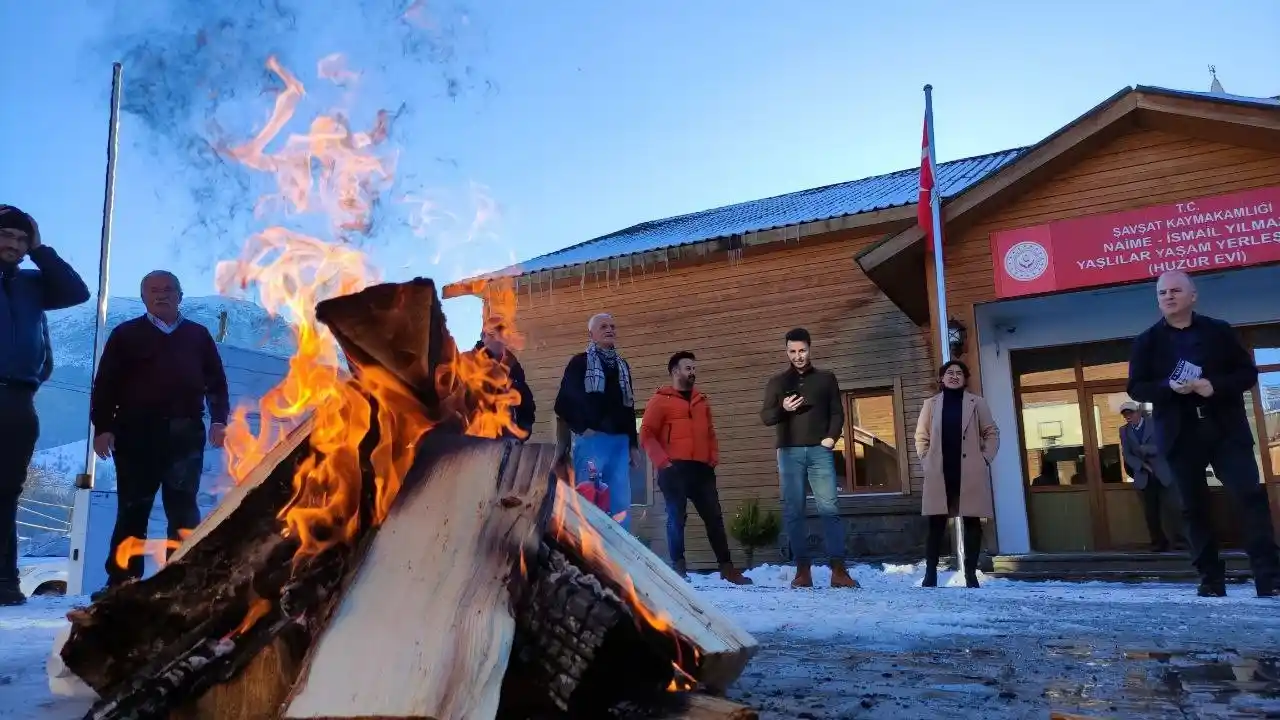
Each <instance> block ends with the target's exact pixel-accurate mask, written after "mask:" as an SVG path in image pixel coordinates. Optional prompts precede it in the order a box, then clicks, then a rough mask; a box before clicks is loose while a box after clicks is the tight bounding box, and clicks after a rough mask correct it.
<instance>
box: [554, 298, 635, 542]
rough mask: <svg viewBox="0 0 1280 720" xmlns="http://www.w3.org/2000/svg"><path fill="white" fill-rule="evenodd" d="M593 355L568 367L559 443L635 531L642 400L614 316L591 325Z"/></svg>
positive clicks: (560, 399) (579, 475) (577, 473)
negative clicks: (634, 471)
mask: <svg viewBox="0 0 1280 720" xmlns="http://www.w3.org/2000/svg"><path fill="white" fill-rule="evenodd" d="M587 335H588V337H589V341H588V343H587V351H586V352H583V353H579V354H577V355H574V356H573V358H572V359H570V360H569V364H568V365H567V366H565V369H564V377H563V378H561V380H560V392H559V393H558V394H557V395H556V406H555V412H556V418H557V422H556V441H557V444H558V446H559V448H560V455H561V456H562V457H563V456H564V455H565V454H566V453H568V452H570V450H571V451H572V457H573V472H574V477H575V479H576V481H578V482H581V481H582V480H585V479H586V478H587V475H588V472H589V471H588V467H589V465H594V467H595V470H596V472H598V473H599V474H600V479H601V480H602V481H603V482H604V483H606V484H607V485H608V486H609V513H610V514H611V515H613V516H614V517H615V518H617V519H618V521H619V522H620V523H622V526H623V527H624V528H627V529H630V528H631V517H630V512H629V510H630V508H631V468H633V467H638V466H639V464H640V447H639V442H638V439H637V430H636V410H635V406H636V400H635V393H634V391H633V390H632V387H631V368H630V366H628V365H627V361H626V360H623V359H622V357H621V356H620V355H619V354H618V348H617V346H616V342H617V326H616V325H615V324H614V322H613V316H612V315H609V314H608V313H600V314H598V315H594V316H592V318H591V319H590V320H588V321H587Z"/></svg>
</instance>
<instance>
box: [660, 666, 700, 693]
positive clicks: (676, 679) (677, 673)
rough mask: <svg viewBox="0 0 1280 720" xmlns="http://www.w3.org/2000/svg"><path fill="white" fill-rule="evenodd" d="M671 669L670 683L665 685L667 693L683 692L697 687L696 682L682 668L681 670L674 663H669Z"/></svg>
mask: <svg viewBox="0 0 1280 720" xmlns="http://www.w3.org/2000/svg"><path fill="white" fill-rule="evenodd" d="M671 669H672V677H671V683H670V684H669V685H667V692H685V691H688V690H693V689H695V688H697V687H698V681H697V680H695V679H694V678H693V676H692V675H690V674H689V673H687V672H685V671H684V668H681V667H680V666H679V665H678V664H676V663H671Z"/></svg>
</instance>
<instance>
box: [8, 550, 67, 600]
mask: <svg viewBox="0 0 1280 720" xmlns="http://www.w3.org/2000/svg"><path fill="white" fill-rule="evenodd" d="M67 566H68V562H67V558H64V557H24V558H19V559H18V589H20V590H22V594H23V595H26V596H27V597H33V596H35V595H66V594H67Z"/></svg>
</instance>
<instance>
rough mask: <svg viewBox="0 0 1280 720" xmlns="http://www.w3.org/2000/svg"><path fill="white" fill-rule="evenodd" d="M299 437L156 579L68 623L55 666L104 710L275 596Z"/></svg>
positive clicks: (287, 547)
mask: <svg viewBox="0 0 1280 720" xmlns="http://www.w3.org/2000/svg"><path fill="white" fill-rule="evenodd" d="M302 437H303V436H301V435H299V436H294V439H297V440H298V443H297V445H295V446H294V447H293V448H292V450H290V451H289V452H288V453H287V454H285V456H284V457H283V458H278V457H273V458H272V459H273V460H276V459H278V460H279V464H277V465H276V466H275V467H274V468H270V471H269V472H268V471H266V468H264V472H263V473H262V475H263V477H262V480H261V481H260V482H258V483H257V484H256V485H254V486H252V487H248V488H246V490H245V492H244V493H243V494H242V495H241V496H240V497H238V498H237V500H238V502H237V503H236V504H235V507H234V509H233V510H231V511H230V512H225V513H222V514H220V515H219V516H218V517H217V518H213V517H211V518H210V520H211V522H206V523H202V527H201V534H200V539H199V541H197V542H191V541H190V539H189V542H188V544H185V545H184V546H183V548H182V550H183V552H182V553H181V554H180V555H178V554H177V553H175V556H176V559H173V560H172V561H171V562H169V564H167V565H166V566H165V567H164V568H162V569H161V570H160V571H159V572H157V573H156V574H155V575H153V576H151V577H149V578H147V579H145V580H141V581H138V582H130V583H126V584H124V585H120V586H117V587H114V588H112V589H111V590H109V591H108V592H107V593H106V594H104V595H103V596H102V597H101V598H99V599H98V600H97V601H95V602H94V603H93V604H92V605H90V606H89V607H87V608H76V609H74V610H72V611H71V612H70V613H68V614H67V618H68V619H69V620H70V621H71V625H72V630H71V634H70V635H69V636H68V638H67V642H66V644H64V645H63V647H62V659H63V662H64V663H65V664H66V666H67V668H68V669H70V670H71V671H72V672H73V673H75V674H76V675H77V676H78V677H79V678H80V679H81V680H83V681H84V682H85V683H86V684H87V685H89V686H90V687H92V688H93V689H94V690H95V691H96V692H97V693H98V694H99V695H100V696H101V697H102V698H104V701H109V699H110V698H112V697H113V696H114V694H115V693H117V692H118V691H123V690H124V688H125V685H126V684H128V683H129V682H130V681H131V680H134V679H135V678H136V677H138V676H140V675H142V676H145V675H148V674H154V673H155V672H157V671H158V669H159V668H162V667H165V666H166V665H168V664H169V663H171V662H174V661H176V660H178V659H179V657H181V656H183V655H184V654H186V653H188V652H189V651H191V650H192V648H193V647H194V646H196V645H197V644H199V643H200V642H201V641H203V640H206V639H219V638H222V637H224V636H225V635H227V634H229V633H231V632H232V631H234V630H235V629H236V627H237V626H238V625H239V624H240V623H241V622H242V621H243V619H244V618H245V616H246V615H247V614H248V612H249V608H250V604H251V603H252V602H253V600H254V598H255V597H267V598H275V597H278V596H279V595H280V593H281V592H282V591H283V588H284V587H285V586H286V585H287V584H288V582H289V575H290V563H289V561H290V559H291V558H292V557H293V554H294V552H295V550H296V544H295V543H293V542H292V541H290V540H288V539H286V538H284V537H282V536H281V534H280V521H279V520H278V518H277V517H276V516H277V514H278V513H279V511H280V509H281V508H282V507H284V506H285V504H286V503H288V502H289V499H290V498H291V497H292V495H293V481H292V480H293V468H294V466H295V465H296V463H297V462H298V461H299V460H300V458H301V457H302V456H303V454H304V453H306V452H308V451H309V446H308V445H307V443H305V442H302Z"/></svg>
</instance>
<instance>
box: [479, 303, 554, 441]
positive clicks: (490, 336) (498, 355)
mask: <svg viewBox="0 0 1280 720" xmlns="http://www.w3.org/2000/svg"><path fill="white" fill-rule="evenodd" d="M504 332H505V329H504V328H502V327H494V328H486V329H485V330H483V331H481V333H480V342H477V343H476V346H475V347H474V348H472V349H471V350H468V351H467V353H466V354H469V355H472V354H476V353H484V354H485V355H486V356H487V357H488V358H489V359H491V360H497V361H498V362H500V363H501V364H502V365H503V367H505V368H506V371H507V379H508V380H510V381H511V388H512V389H513V390H515V391H516V392H518V393H520V404H519V405H514V406H512V407H511V421H512V423H513V424H514V425H515V427H516V428H518V429H519V430H520V431H521V434H516V433H514V432H512V431H511V429H510V428H507V429H505V430H504V431H503V433H502V435H503V437H505V438H514V439H517V440H521V441H524V440H528V439H529V434H530V433H532V432H533V420H534V413H535V411H536V410H537V407H536V405H535V404H534V402H533V390H531V389H529V382H528V381H527V380H526V379H525V375H524V367H523V366H522V365H521V364H520V361H519V360H517V359H516V356H515V353H513V352H511V348H509V347H507V344H506V342H505V341H504V340H503V333H504Z"/></svg>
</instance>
